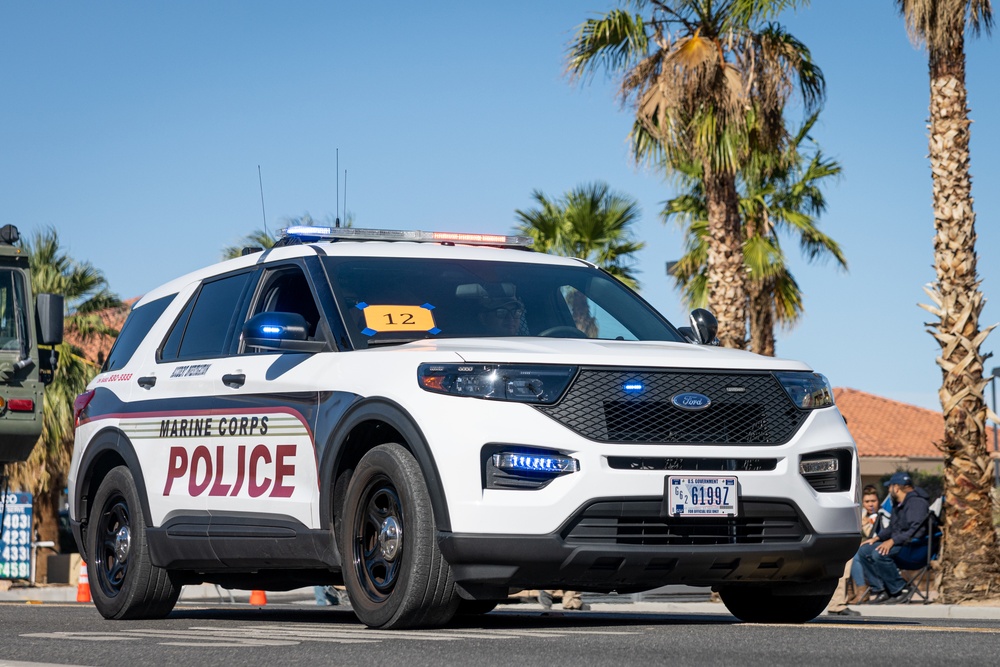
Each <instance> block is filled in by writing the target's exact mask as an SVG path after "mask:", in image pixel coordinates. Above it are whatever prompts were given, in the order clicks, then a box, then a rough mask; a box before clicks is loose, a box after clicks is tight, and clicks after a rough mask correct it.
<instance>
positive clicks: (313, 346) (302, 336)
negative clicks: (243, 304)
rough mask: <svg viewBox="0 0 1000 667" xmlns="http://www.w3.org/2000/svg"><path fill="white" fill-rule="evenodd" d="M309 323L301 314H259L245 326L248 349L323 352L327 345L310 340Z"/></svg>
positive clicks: (244, 333)
mask: <svg viewBox="0 0 1000 667" xmlns="http://www.w3.org/2000/svg"><path fill="white" fill-rule="evenodd" d="M308 338H309V323H308V322H306V318H304V317H302V315H300V314H299V313H278V312H272V311H267V312H263V313H257V314H256V315H254V316H253V317H251V318H250V319H249V320H247V322H246V324H244V325H243V342H244V343H246V345H247V346H248V347H259V348H262V349H264V350H278V351H282V352H322V351H323V350H324V349H326V343H325V342H323V341H320V340H309V339H308Z"/></svg>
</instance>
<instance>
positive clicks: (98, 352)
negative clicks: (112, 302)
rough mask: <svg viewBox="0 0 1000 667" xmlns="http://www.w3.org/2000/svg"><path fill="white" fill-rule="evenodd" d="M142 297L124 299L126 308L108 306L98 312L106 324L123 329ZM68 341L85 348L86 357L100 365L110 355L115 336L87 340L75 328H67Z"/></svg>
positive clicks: (94, 337)
mask: <svg viewBox="0 0 1000 667" xmlns="http://www.w3.org/2000/svg"><path fill="white" fill-rule="evenodd" d="M140 298H141V297H138V296H137V297H135V298H132V299H129V300H128V301H123V302H122V303H123V304H124V308H108V309H107V310H102V311H101V312H100V313H98V314H99V315H100V316H101V320H102V321H103V322H104V324H105V325H107V326H109V327H111V328H113V329H115V330H116V331H121V328H122V325H123V324H125V318H126V317H128V314H129V312H130V311H131V310H132V306H133V305H134V304H135V302H136V301H138V300H139V299H140ZM66 342H67V343H69V344H70V345H75V346H76V347H79V348H80V349H81V350H83V356H84V358H86V359H88V360H90V361H92V362H94V363H95V364H97V365H98V366H100V365H102V364H103V363H104V360H105V359H106V358H107V356H108V352H110V351H111V346H112V345H114V342H115V337H114V336H92V337H90V338H89V339H87V340H83V339H82V338H81V337H80V335H79V334H78V333H77V332H76V331H75V330H73V329H67V330H66Z"/></svg>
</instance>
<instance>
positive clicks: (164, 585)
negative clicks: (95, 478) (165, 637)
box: [87, 466, 181, 619]
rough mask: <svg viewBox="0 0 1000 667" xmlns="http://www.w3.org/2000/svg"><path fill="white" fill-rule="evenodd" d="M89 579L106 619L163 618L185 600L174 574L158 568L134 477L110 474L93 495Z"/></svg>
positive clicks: (121, 469) (121, 471) (122, 470)
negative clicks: (150, 553)
mask: <svg viewBox="0 0 1000 667" xmlns="http://www.w3.org/2000/svg"><path fill="white" fill-rule="evenodd" d="M87 544H88V548H87V551H88V553H89V554H90V558H89V562H88V563H87V575H88V577H89V578H90V590H91V593H92V598H93V600H94V605H95V606H96V607H97V611H99V612H100V613H101V615H102V616H104V618H111V619H138V618H163V617H164V616H166V615H167V614H169V613H170V610H172V609H173V608H174V604H176V602H177V597H178V596H179V595H180V592H181V589H180V586H176V585H174V583H173V581H172V580H171V578H170V574H169V573H168V572H167V571H166V570H164V569H162V568H159V567H156V566H155V565H153V563H152V561H151V560H150V557H149V546H148V543H147V540H146V522H145V519H144V518H143V515H142V505H141V504H140V502H139V494H138V492H137V491H136V488H135V480H134V479H133V478H132V473H131V472H130V471H129V469H128V468H127V467H125V466H119V467H117V468H114V469H113V470H111V472H109V473H108V475H107V477H105V478H104V480H103V481H102V482H101V486H100V487H99V488H98V489H97V493H96V494H94V502H93V505H91V511H90V519H89V521H88V527H87Z"/></svg>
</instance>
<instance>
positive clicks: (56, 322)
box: [35, 294, 64, 345]
mask: <svg viewBox="0 0 1000 667" xmlns="http://www.w3.org/2000/svg"><path fill="white" fill-rule="evenodd" d="M63 307H64V306H63V296H62V294H39V295H38V298H37V299H36V308H35V317H36V318H37V319H38V342H39V343H40V344H41V345H58V344H59V343H61V342H62V341H63V317H64V315H63V312H64V311H63Z"/></svg>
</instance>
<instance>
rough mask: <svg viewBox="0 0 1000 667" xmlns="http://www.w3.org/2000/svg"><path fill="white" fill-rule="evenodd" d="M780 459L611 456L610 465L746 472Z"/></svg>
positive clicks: (616, 467)
mask: <svg viewBox="0 0 1000 667" xmlns="http://www.w3.org/2000/svg"><path fill="white" fill-rule="evenodd" d="M777 466H778V459H708V458H694V457H684V458H666V457H656V456H642V457H640V456H609V457H608V467H609V468H612V469H614V470H684V471H691V472H700V471H713V472H726V471H732V472H746V471H760V470H774V469H775V468H776V467H777Z"/></svg>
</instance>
